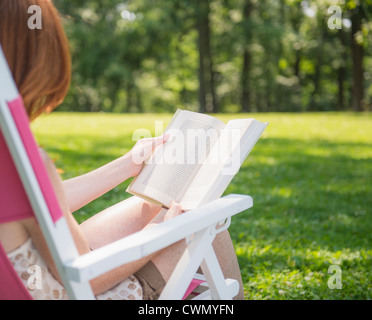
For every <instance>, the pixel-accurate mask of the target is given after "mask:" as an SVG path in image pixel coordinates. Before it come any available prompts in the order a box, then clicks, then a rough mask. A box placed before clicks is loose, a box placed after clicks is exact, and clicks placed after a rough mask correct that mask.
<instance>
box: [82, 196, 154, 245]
mask: <svg viewBox="0 0 372 320" xmlns="http://www.w3.org/2000/svg"><path fill="white" fill-rule="evenodd" d="M160 210H161V207H159V206H156V205H154V204H152V203H149V202H146V201H143V200H142V199H140V198H138V197H131V198H129V199H126V200H124V201H122V202H119V203H118V204H116V205H114V206H112V207H110V208H107V209H106V210H103V211H102V212H100V213H97V214H96V215H95V216H93V217H91V218H89V219H88V220H86V221H84V222H83V223H82V224H81V228H82V229H83V232H84V233H85V235H86V237H87V238H88V242H89V244H90V247H91V248H92V249H97V248H99V247H102V246H104V245H107V244H109V243H112V242H114V241H116V240H119V239H122V238H124V237H127V236H129V235H131V234H133V233H135V232H138V231H140V230H142V229H143V228H145V227H146V226H147V225H148V224H149V223H150V221H151V220H152V219H154V217H155V216H156V215H157V214H158V213H159V211H160Z"/></svg>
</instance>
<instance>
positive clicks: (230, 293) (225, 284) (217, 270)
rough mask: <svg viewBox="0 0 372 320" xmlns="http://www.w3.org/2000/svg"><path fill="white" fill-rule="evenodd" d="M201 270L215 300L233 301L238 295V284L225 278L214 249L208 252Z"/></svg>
mask: <svg viewBox="0 0 372 320" xmlns="http://www.w3.org/2000/svg"><path fill="white" fill-rule="evenodd" d="M201 269H202V271H203V274H204V276H205V278H206V280H207V283H208V285H209V288H210V290H211V295H212V298H213V299H216V300H231V299H233V297H235V296H236V295H237V294H238V292H239V284H238V282H237V281H236V280H233V279H225V278H224V275H223V273H222V270H221V267H220V265H219V263H218V260H217V257H216V254H215V252H214V250H213V247H211V248H210V249H209V250H208V252H206V254H205V258H204V260H203V262H202V264H201Z"/></svg>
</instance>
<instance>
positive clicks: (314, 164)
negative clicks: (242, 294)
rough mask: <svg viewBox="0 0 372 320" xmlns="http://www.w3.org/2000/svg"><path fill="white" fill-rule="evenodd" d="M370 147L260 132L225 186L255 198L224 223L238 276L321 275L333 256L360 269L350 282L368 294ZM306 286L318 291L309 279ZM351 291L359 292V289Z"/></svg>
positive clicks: (352, 269)
mask: <svg viewBox="0 0 372 320" xmlns="http://www.w3.org/2000/svg"><path fill="white" fill-rule="evenodd" d="M369 150H372V144H363V143H355V144H354V143H331V142H329V141H319V140H317V141H310V142H307V143H304V141H302V140H290V139H263V140H262V141H260V142H259V144H257V146H256V147H255V149H254V150H253V152H252V154H251V156H250V157H249V158H248V160H247V161H246V163H245V164H244V166H243V167H242V168H241V170H240V172H239V173H238V175H237V176H236V177H235V178H234V180H233V181H232V183H231V185H230V186H229V187H228V189H227V190H226V193H243V194H249V195H251V196H252V197H253V199H254V207H253V208H252V209H251V210H249V211H247V212H245V213H242V214H240V215H238V216H236V217H235V218H234V219H233V222H232V226H231V228H230V232H231V234H232V238H233V239H235V244H236V246H237V248H239V249H238V253H239V252H240V253H239V254H238V259H239V263H240V265H241V266H242V270H243V274H244V276H243V278H244V279H245V280H244V282H245V283H249V282H250V280H248V279H251V280H252V279H255V278H256V277H258V276H259V275H260V274H262V273H263V272H266V271H270V272H274V273H275V272H280V270H282V272H283V274H285V273H291V272H293V271H298V272H300V273H304V272H310V271H312V272H320V273H323V274H327V270H328V267H329V266H330V264H332V263H339V264H340V265H341V266H342V268H343V270H349V271H350V273H352V274H353V275H355V274H360V275H359V276H356V277H355V282H356V283H358V285H359V287H363V288H364V291H367V292H365V293H364V297H366V296H368V290H370V289H368V284H365V283H364V282H365V281H366V280H367V283H368V279H369V281H370V279H371V278H370V277H371V274H370V272H371V265H372V260H371V249H370V248H371V247H372V233H371V225H372V216H371V208H372V189H371V181H372V153H371V152H370V151H369ZM327 277H328V276H327ZM252 281H254V280H252ZM312 286H313V289H314V290H315V291H317V290H319V288H315V287H314V286H315V283H312V284H311V283H309V284H308V288H311V287H312ZM323 289H324V290H325V289H327V290H328V291H327V292H329V289H328V287H327V288H324V286H323ZM324 290H323V291H324ZM295 291H296V292H297V291H298V290H297V289H296V290H295ZM324 292H325V291H324ZM353 295H354V296H355V297H356V296H358V297H363V293H360V292H359V293H355V292H354V293H353ZM336 296H342V294H341V293H339V295H337V294H336ZM314 297H315V298H316V297H317V295H315V296H314ZM297 298H300V296H299V295H298V296H297ZM310 298H311V297H310ZM323 298H324V296H323Z"/></svg>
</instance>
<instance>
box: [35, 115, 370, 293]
mask: <svg viewBox="0 0 372 320" xmlns="http://www.w3.org/2000/svg"><path fill="white" fill-rule="evenodd" d="M218 117H219V118H220V119H222V120H224V121H228V120H229V119H232V118H237V117H255V118H256V119H258V120H261V121H269V122H270V125H269V127H268V128H267V130H266V132H265V133H264V135H263V137H262V139H260V140H259V142H258V144H257V145H256V147H255V148H254V149H253V151H252V152H251V154H250V156H249V157H248V159H247V160H246V162H245V163H244V165H243V167H242V168H241V170H240V172H239V173H238V174H237V176H236V177H235V178H234V180H233V181H232V183H231V184H230V186H229V187H228V189H227V190H226V193H243V194H249V195H251V196H252V197H253V199H254V207H253V208H252V209H251V210H248V211H247V212H244V213H241V214H240V215H238V216H236V217H235V218H234V219H233V222H232V225H231V227H230V232H231V236H232V238H233V241H234V244H235V248H236V253H237V256H238V259H239V263H240V267H241V271H242V276H243V282H244V289H245V294H246V299H249V300H250V299H372V209H371V208H372V187H371V184H372V115H371V114H354V113H315V114H277V113H260V114H253V115H252V114H249V115H243V114H239V115H218ZM170 118H171V115H169V114H151V115H136V114H129V115H113V114H77V113H76V114H75V113H53V114H51V115H48V116H45V117H42V118H40V119H39V120H37V121H36V122H35V123H33V125H32V127H33V131H34V133H35V135H36V137H37V140H38V142H39V144H40V145H42V146H43V147H44V148H45V149H46V150H47V151H48V153H49V154H50V156H51V157H52V158H53V159H55V161H56V164H57V166H58V168H59V169H60V171H61V173H62V177H63V178H64V179H67V178H70V177H73V176H76V175H79V174H83V173H86V172H88V171H90V170H92V169H95V168H97V167H98V166H100V165H103V164H105V163H107V162H109V161H111V160H113V159H115V158H116V157H119V156H120V155H122V154H123V153H125V152H127V151H129V150H130V148H131V146H132V145H133V144H134V142H133V141H132V134H133V132H134V131H135V130H137V129H139V128H144V129H147V130H150V131H151V132H152V133H153V134H154V133H155V121H160V120H164V126H165V125H166V124H167V123H168V121H169V120H170ZM128 184H129V181H128V182H125V183H123V184H122V185H121V186H119V187H117V188H115V189H114V190H112V191H111V192H109V193H108V194H106V195H104V196H102V197H101V198H100V199H98V200H96V201H94V202H93V203H91V204H89V205H88V206H86V207H84V208H83V209H81V210H80V211H78V212H76V213H75V217H76V219H77V220H78V221H79V222H81V221H83V220H84V219H87V218H88V217H89V216H92V215H94V214H95V213H97V212H99V211H101V210H102V209H104V208H106V207H108V206H110V205H112V204H114V203H116V202H118V201H120V200H122V199H124V198H126V197H128V196H129V195H128V194H127V193H126V192H125V189H126V187H127V185H128ZM332 265H336V266H337V268H338V270H339V271H341V272H342V273H341V278H338V280H339V281H338V283H341V284H342V288H341V289H337V288H334V289H331V288H330V286H329V285H328V284H329V283H330V284H332V283H336V282H334V281H332V279H333V278H331V277H332V276H335V275H340V273H339V271H338V272H337V273H332V272H331V271H330V273H329V272H328V270H329V267H330V266H332ZM334 272H335V271H334Z"/></svg>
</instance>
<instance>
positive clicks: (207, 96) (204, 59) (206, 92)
mask: <svg viewBox="0 0 372 320" xmlns="http://www.w3.org/2000/svg"><path fill="white" fill-rule="evenodd" d="M197 4H198V11H197V29H198V33H199V105H200V106H199V111H200V112H218V106H217V98H216V92H215V83H214V71H213V61H212V55H211V47H210V25H209V13H210V7H209V0H197Z"/></svg>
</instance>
